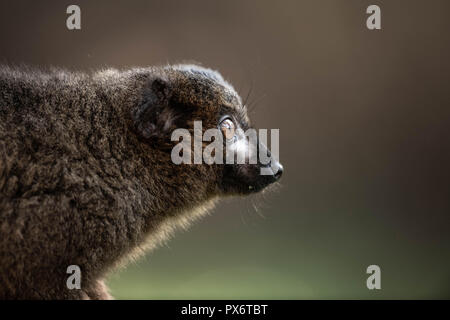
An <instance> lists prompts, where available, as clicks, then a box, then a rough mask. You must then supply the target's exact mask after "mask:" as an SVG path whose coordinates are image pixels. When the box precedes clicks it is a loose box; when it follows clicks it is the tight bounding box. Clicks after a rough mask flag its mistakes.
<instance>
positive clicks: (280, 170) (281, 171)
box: [273, 161, 283, 180]
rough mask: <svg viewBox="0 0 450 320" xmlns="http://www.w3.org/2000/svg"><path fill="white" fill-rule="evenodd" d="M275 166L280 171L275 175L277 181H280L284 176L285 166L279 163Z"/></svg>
mask: <svg viewBox="0 0 450 320" xmlns="http://www.w3.org/2000/svg"><path fill="white" fill-rule="evenodd" d="M275 165H276V167H277V169H278V170H277V171H276V172H275V173H274V174H273V176H274V178H275V179H276V180H279V179H280V178H281V176H282V175H283V166H282V165H281V163H279V162H278V161H277V162H276V163H275Z"/></svg>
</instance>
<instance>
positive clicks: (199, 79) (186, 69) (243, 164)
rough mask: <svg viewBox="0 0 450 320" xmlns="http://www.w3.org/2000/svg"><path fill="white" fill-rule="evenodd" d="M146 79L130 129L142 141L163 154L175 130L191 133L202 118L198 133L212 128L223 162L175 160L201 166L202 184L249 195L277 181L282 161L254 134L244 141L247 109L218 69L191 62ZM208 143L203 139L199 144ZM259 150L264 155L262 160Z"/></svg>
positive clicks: (168, 150) (223, 192) (221, 192)
mask: <svg viewBox="0 0 450 320" xmlns="http://www.w3.org/2000/svg"><path fill="white" fill-rule="evenodd" d="M150 82H151V83H149V86H148V89H147V91H146V92H145V94H144V98H143V101H142V103H141V104H140V105H139V106H138V107H137V108H136V109H134V110H133V119H134V121H135V127H136V128H137V130H138V131H139V132H140V133H141V135H142V136H143V137H144V138H145V139H148V140H149V141H151V143H152V144H153V145H155V144H156V145H158V148H159V149H163V150H166V151H167V152H170V149H172V148H173V146H174V144H175V143H174V142H172V141H171V133H172V132H173V131H174V130H175V129H178V128H184V129H187V130H189V132H190V133H191V134H192V136H193V137H194V126H195V124H194V122H196V121H200V122H201V126H202V130H203V133H204V132H205V131H206V130H208V129H217V132H219V133H220V134H221V144H222V146H223V148H222V151H223V162H222V163H213V164H206V163H202V164H180V165H185V166H199V165H200V166H203V167H205V175H206V176H205V180H207V181H205V183H206V182H207V183H213V184H215V189H216V190H217V193H220V194H250V193H254V192H258V191H260V190H262V189H263V188H265V187H266V186H268V185H269V184H271V183H273V182H275V181H277V180H279V179H280V177H281V175H282V173H283V167H282V165H281V164H280V163H279V162H278V160H277V159H275V158H274V157H272V156H271V155H270V151H269V150H267V148H266V146H265V145H264V144H263V143H262V142H261V141H260V139H259V137H258V135H257V133H256V135H255V136H254V137H255V139H249V135H248V132H249V131H250V130H249V129H252V128H251V125H250V121H249V118H248V115H247V108H246V107H245V106H244V105H243V104H242V100H241V98H240V97H239V95H238V94H237V93H236V91H235V90H234V89H233V87H232V86H231V85H230V84H229V83H227V82H226V81H225V80H224V79H223V78H222V76H221V75H220V74H219V73H217V72H216V71H213V70H210V69H206V68H202V67H199V66H195V65H178V66H170V67H166V68H164V69H162V70H161V74H160V77H157V78H155V79H152V80H151V81H150ZM197 123H198V122H197ZM254 132H256V131H254ZM207 144H208V142H203V143H202V145H203V147H205V146H206V145H207ZM261 154H265V155H266V158H267V159H266V161H265V162H262V161H261V158H260V156H259V155H261ZM250 158H251V159H256V161H253V162H252V161H250ZM238 159H241V160H240V161H239V160H238ZM242 160H244V161H242ZM261 169H264V170H265V174H262V170H261ZM211 179H213V180H214V181H211Z"/></svg>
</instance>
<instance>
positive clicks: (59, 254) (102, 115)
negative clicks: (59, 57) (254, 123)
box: [0, 65, 283, 299]
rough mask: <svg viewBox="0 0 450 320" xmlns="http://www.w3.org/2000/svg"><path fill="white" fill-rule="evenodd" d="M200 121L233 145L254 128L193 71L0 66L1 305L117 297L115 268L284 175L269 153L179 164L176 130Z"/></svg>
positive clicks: (222, 89)
mask: <svg viewBox="0 0 450 320" xmlns="http://www.w3.org/2000/svg"><path fill="white" fill-rule="evenodd" d="M196 120H200V121H202V125H203V130H206V129H208V128H219V129H220V130H221V131H222V132H223V133H224V135H226V137H227V139H228V138H230V137H234V136H235V135H237V133H236V132H237V129H239V128H240V129H242V130H245V129H248V128H250V122H249V118H248V115H247V110H246V107H245V105H243V102H242V100H241V98H240V97H239V95H238V94H237V93H236V91H235V90H234V89H233V87H232V86H231V85H230V84H229V83H228V82H226V81H225V80H224V79H223V77H222V76H221V75H220V74H219V73H218V72H216V71H213V70H211V69H207V68H204V67H200V66H196V65H173V66H170V65H169V66H162V67H148V68H133V69H128V70H121V71H120V70H116V69H106V70H101V71H97V72H93V73H82V72H73V71H67V70H63V69H50V70H45V71H42V70H36V69H32V68H29V67H10V66H0V299H110V298H112V297H111V296H110V294H109V293H108V290H107V288H106V286H105V285H104V280H103V279H104V278H105V275H106V274H107V273H109V272H110V271H111V270H115V268H117V267H118V266H120V265H121V264H123V263H124V262H126V261H128V260H129V259H131V258H132V257H134V256H136V255H139V254H140V253H142V252H143V251H145V250H148V249H152V248H154V247H155V246H157V245H158V244H159V243H161V241H164V240H165V239H167V238H168V237H169V236H170V235H171V234H172V232H173V231H174V229H176V228H178V227H186V226H188V225H189V223H191V222H192V221H194V220H195V219H196V218H199V217H201V216H202V215H204V213H205V212H207V211H208V210H209V209H211V208H212V207H213V206H214V204H215V203H216V201H217V199H218V198H220V197H224V196H229V195H248V194H251V193H255V192H258V191H261V190H262V189H264V188H265V187H266V186H268V185H270V184H271V183H273V182H275V181H277V180H278V179H279V178H280V177H281V174H282V172H283V167H282V166H281V164H279V162H278V161H277V160H276V159H274V157H273V156H271V158H272V159H271V160H272V163H271V164H270V166H269V164H267V163H266V164H262V163H261V162H260V161H258V162H257V163H256V164H250V163H243V164H191V165H189V164H181V165H180V164H174V163H173V161H171V150H172V148H173V146H174V143H175V142H174V141H172V139H171V133H172V132H173V130H175V129H176V128H187V129H188V130H189V131H190V132H192V130H193V122H194V121H196ZM239 139H241V137H239ZM257 147H258V148H265V146H264V145H263V144H262V143H259V142H258V146H257ZM264 150H266V149H264ZM226 151H227V150H226V149H225V152H226ZM267 152H268V153H269V151H268V150H267ZM261 167H269V168H270V170H272V174H269V175H261V174H260V169H261ZM69 265H76V266H79V268H80V270H81V275H82V286H81V289H69V288H68V287H67V283H66V279H67V277H68V276H69V275H68V274H67V267H68V266H69Z"/></svg>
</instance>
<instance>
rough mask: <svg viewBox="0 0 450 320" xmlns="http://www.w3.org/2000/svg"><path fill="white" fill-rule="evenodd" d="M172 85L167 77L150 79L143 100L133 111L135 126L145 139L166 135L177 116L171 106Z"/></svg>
mask: <svg viewBox="0 0 450 320" xmlns="http://www.w3.org/2000/svg"><path fill="white" fill-rule="evenodd" d="M170 100H171V87H170V84H169V82H168V80H167V79H164V78H162V77H158V78H155V79H152V80H150V82H149V84H148V85H147V87H146V89H145V90H144V94H143V97H142V100H141V102H140V103H139V104H138V106H136V107H135V108H134V109H133V111H132V118H133V121H134V127H135V129H136V130H137V132H138V133H139V134H140V135H141V136H142V137H143V138H145V139H150V138H157V137H161V136H165V135H166V134H167V133H168V132H169V131H170V129H171V128H172V125H173V121H174V119H175V117H176V115H175V114H174V112H173V110H172V109H171V108H170Z"/></svg>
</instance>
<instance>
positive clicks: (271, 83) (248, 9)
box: [0, 0, 450, 298]
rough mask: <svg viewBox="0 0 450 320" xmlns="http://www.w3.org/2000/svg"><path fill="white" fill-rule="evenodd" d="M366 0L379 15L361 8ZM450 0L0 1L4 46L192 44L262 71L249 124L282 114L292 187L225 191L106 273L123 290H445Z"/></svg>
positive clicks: (64, 59)
mask: <svg viewBox="0 0 450 320" xmlns="http://www.w3.org/2000/svg"><path fill="white" fill-rule="evenodd" d="M69 4H78V5H80V7H81V11H82V30H80V31H68V30H67V29H66V26H65V20H66V17H67V15H66V13H65V11H66V7H67V6H68V5H69ZM370 4H378V5H379V6H380V7H381V10H382V30H380V31H369V30H368V29H367V28H366V26H365V20H366V18H367V15H366V13H365V10H366V8H367V6H368V5H370ZM449 13H450V2H448V1H425V0H424V1H400V0H399V1H376V2H375V1H374V2H372V1H365V0H353V1H343V0H342V1H335V0H333V1H317V0H308V1H206V0H205V1H70V2H69V1H2V2H1V4H0V39H1V42H0V43H1V47H0V62H4V63H16V64H17V63H26V64H31V65H37V66H48V65H54V66H62V67H67V68H70V69H77V70H85V71H90V70H95V69H98V68H103V67H109V66H112V67H119V68H126V67H130V66H148V65H159V64H166V63H178V62H186V61H188V62H192V61H196V62H199V63H202V64H203V65H205V66H208V67H212V68H214V69H217V70H219V71H220V72H221V73H222V74H223V75H224V76H225V77H226V78H227V79H229V80H230V81H231V82H232V83H233V84H234V85H235V87H236V88H237V89H239V90H240V91H241V92H242V95H243V96H245V95H246V93H247V92H248V91H249V88H250V87H252V94H251V97H250V100H251V101H254V102H256V105H257V107H256V109H255V112H254V114H252V115H251V118H252V120H253V122H254V124H256V126H257V127H260V128H279V129H280V151H281V160H282V162H283V164H284V166H285V169H286V171H285V176H284V178H283V180H282V185H283V187H282V188H280V189H279V191H278V192H277V193H273V194H267V195H264V197H255V198H254V199H251V200H240V199H234V200H229V201H225V202H223V203H221V204H220V205H219V207H218V208H217V209H216V210H215V211H214V214H213V215H212V216H210V217H207V218H205V219H203V221H201V222H199V223H197V224H196V225H195V226H193V227H192V228H191V230H190V231H189V232H187V233H184V232H179V233H178V234H177V235H176V237H175V238H174V239H173V240H171V241H170V242H169V244H168V246H167V247H163V248H160V249H159V250H157V251H156V252H154V253H152V254H150V255H148V256H147V257H146V258H144V259H142V260H141V261H140V263H139V264H137V265H133V266H131V267H129V268H127V269H126V270H124V271H123V272H121V273H120V274H119V275H115V276H114V277H112V278H111V280H110V285H111V287H112V290H113V294H114V295H115V296H116V297H119V298H443V297H447V298H449V297H450V235H449V227H450V218H449V214H450V200H449V191H450V190H449V189H450V188H449V183H450V172H449V161H450V152H449V147H450V144H449V142H450V135H449V124H450V111H449V109H450V93H449V89H450V62H449V56H450V41H449V40H450V37H449V30H450V21H449V18H448V17H449ZM252 202H254V203H256V204H257V206H258V207H259V210H258V211H255V210H254V209H253V206H252ZM370 264H377V265H379V266H380V267H381V269H382V290H380V291H377V292H374V291H369V290H367V288H366V286H365V281H366V278H367V275H366V274H365V270H366V268H367V266H368V265H370Z"/></svg>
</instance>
